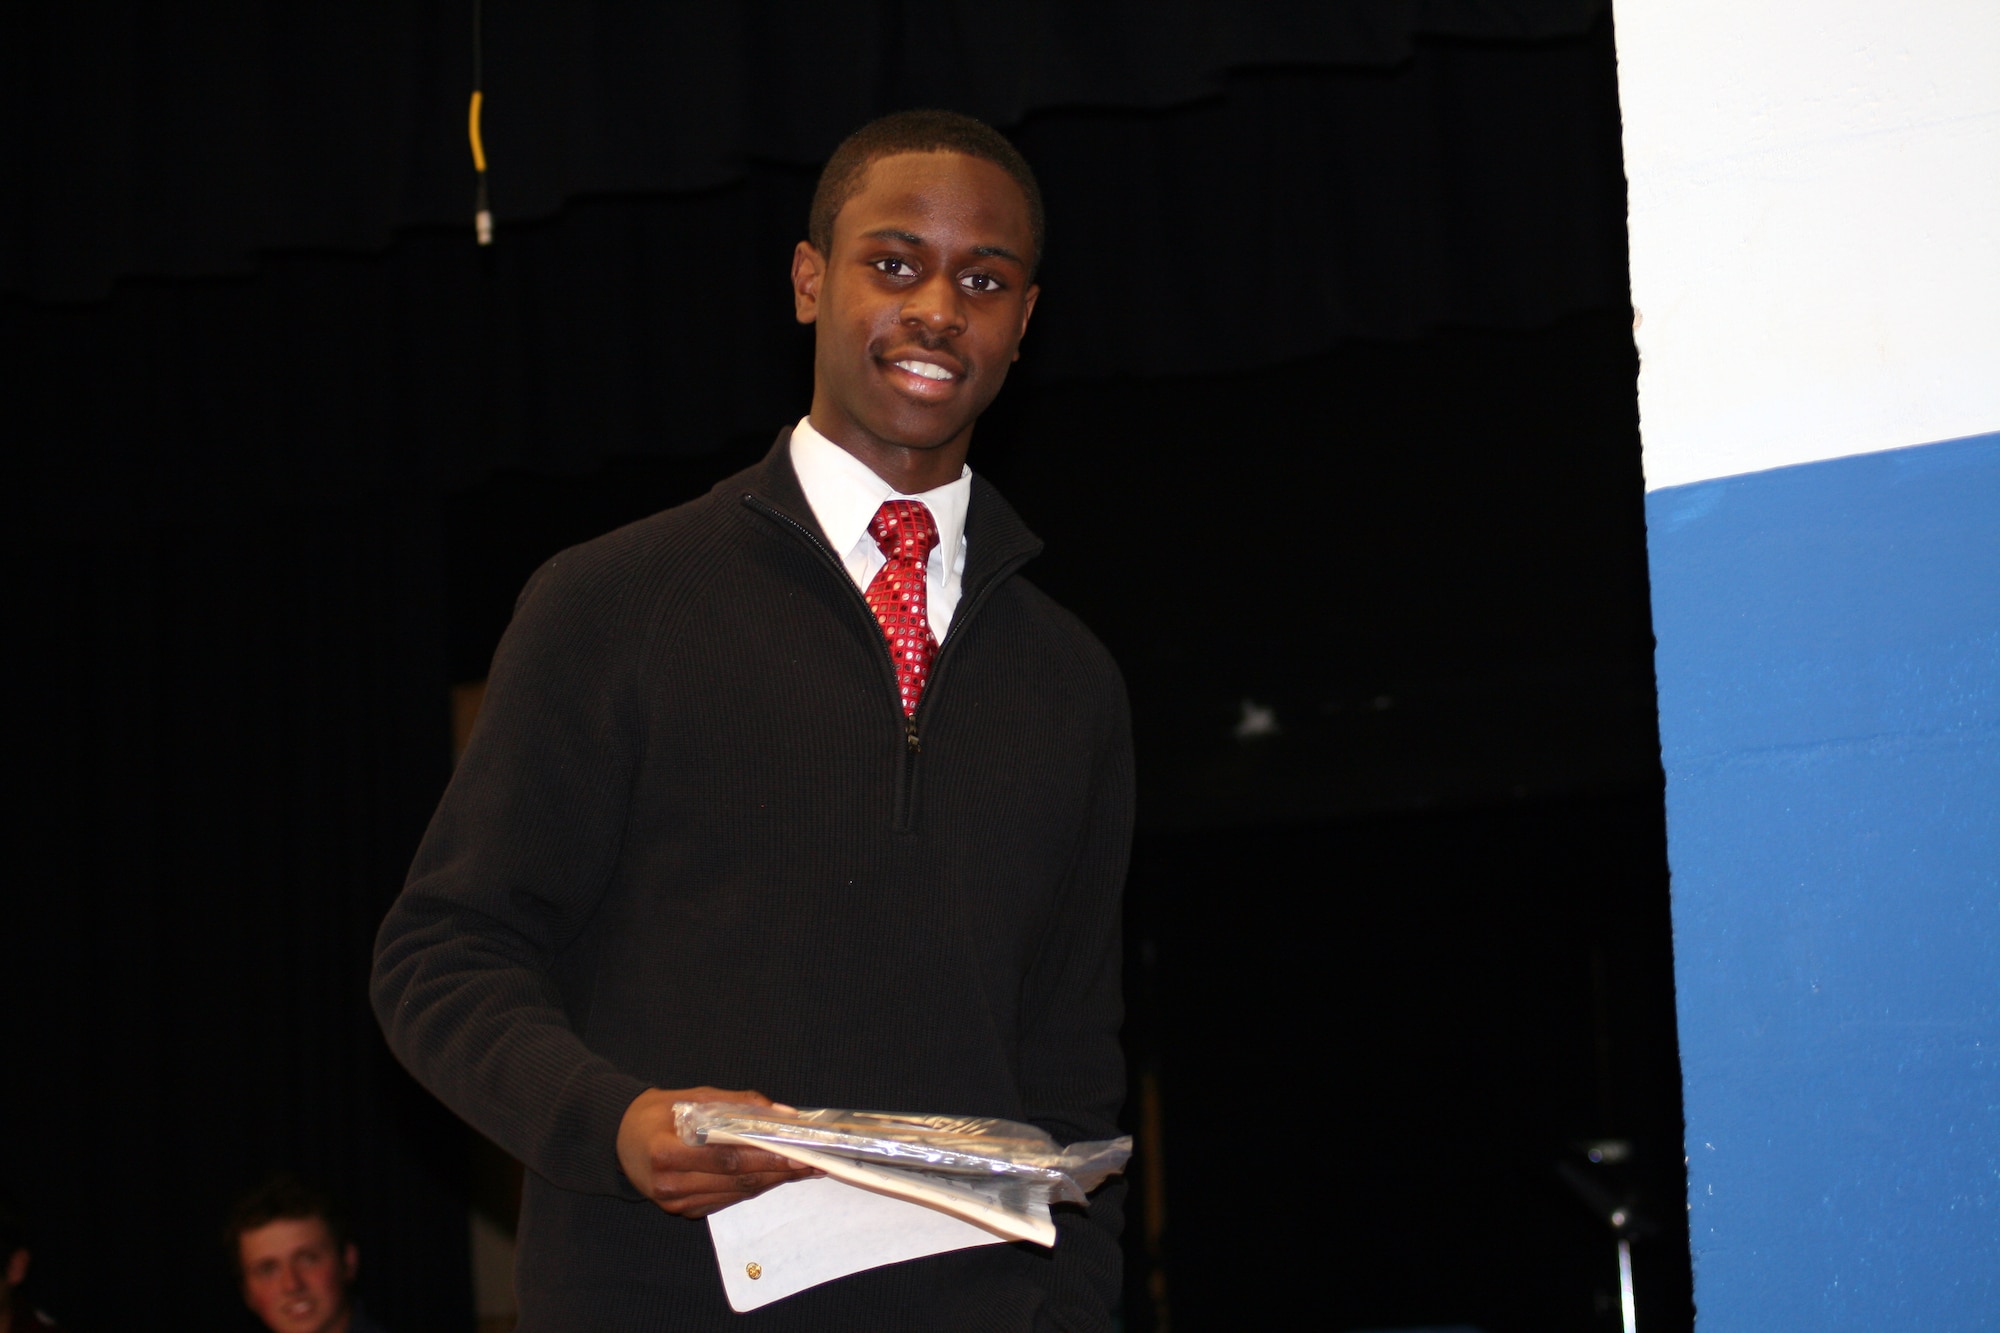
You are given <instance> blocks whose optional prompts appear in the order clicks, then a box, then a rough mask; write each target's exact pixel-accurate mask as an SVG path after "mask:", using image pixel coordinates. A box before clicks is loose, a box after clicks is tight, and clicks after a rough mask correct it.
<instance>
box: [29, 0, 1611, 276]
mask: <svg viewBox="0 0 2000 1333" xmlns="http://www.w3.org/2000/svg"><path fill="white" fill-rule="evenodd" d="M1603 8H1604V4H1603V0H1537V2H1536V3H1523V2H1522V0H1511V2H1510V0H1427V2H1426V3H1417V2H1416V0H1354V2H1352V3H1346V4H1340V5H1306V4H1297V3H1291V2H1290V0H1236V2H1231V0H1169V2H1165V3H1153V2H1152V0H1147V2H1145V3H1139V2H1137V0H1122V2H1120V3H1098V4H1074V3H1068V2H1067V0H1036V2H1035V3H1017V4H1004V5H1003V4H994V3H991V0H925V2H924V3H921V4H919V3H916V2H915V0H873V2H872V3H861V2H857V0H850V3H846V4H840V5H825V4H805V3H771V2H770V0H765V2H764V3H757V4H749V3H743V4H722V5H692V4H678V5H659V4H636V3H630V2H629V0H628V2H626V3H609V2H607V0H597V3H576V4H568V5H544V6H520V5H500V4H488V5H487V6H486V16H485V22H484V24H483V28H484V48H485V62H484V64H485V69H484V84H485V91H486V93H487V96H488V98H489V101H490V105H489V111H488V114H487V116H486V118H485V129H486V134H485V138H486V142H487V146H488V154H489V158H490V160H491V164H492V167H493V172H494V184H495V189H496V195H495V203H496V205H497V212H498V214H499V216H500V218H501V221H502V223H503V224H504V223H506V222H510V221H515V220H519V219H523V218H537V217H544V216H547V215H548V214H550V213H553V212H555V211H556V210H557V209H559V208H560V207H562V205H563V204H565V203H566V202H568V201H569V200H571V199H573V198H575V197H577V196H579V195H586V194H602V193H657V192H668V191H671V192H688V191H704V190H711V189H715V188H718V187H721V186H725V185H729V184H731V183H734V182H737V181H740V180H741V179H743V177H744V176H745V174H746V172H747V170H748V169H749V168H750V166H751V164H753V163H757V162H779V163H789V164H792V165H805V166H811V165H814V164H817V163H819V162H821V161H824V160H825V158H826V155H827V153H828V152H829V151H831V149H832V148H833V145H834V144H835V143H836V142H838V140H839V139H840V138H841V136H843V135H844V134H846V133H847V132H848V131H849V130H851V129H853V128H854V127H855V126H857V125H859V124H860V123H861V122H863V121H865V120H867V119H868V118H869V117H871V116H873V115H877V114H880V112H881V111H883V110H886V109H890V108H894V107H898V106H926V105H937V106H951V107H955V108H958V109H960V110H964V111H967V112H970V113H971V114H973V115H977V116H979V117H981V118H982V119H985V120H987V121H989V122H991V123H994V124H999V125H1018V124H1020V123H1022V122H1023V121H1025V120H1027V119H1029V118H1030V115H1031V113H1034V112H1039V111H1044V110H1047V109H1049V108H1076V107H1101V108H1142V107H1164V106H1172V105H1177V104H1181V103H1186V102H1190V101H1193V100H1196V99H1198V98H1202V97H1206V96H1212V95H1213V94H1215V93H1217V92H1218V91H1219V90H1220V88H1221V85H1222V82H1223V75H1224V74H1225V73H1226V72H1227V71H1230V70H1235V69H1244V68H1252V67H1259V66H1264V67H1270V66H1285V67H1327V66H1368V67H1375V68H1386V67H1390V66H1396V65H1400V64H1403V63H1406V62H1407V61H1408V60H1409V59H1410V57H1411V55H1412V53H1413V52H1414V51H1416V50H1418V49H1419V47H1420V45H1421V41H1422V39H1423V38H1425V37H1434V38H1463V39H1471V40H1475V41H1482V40H1483V41H1496V40H1497V41H1512V42H1521V41H1528V40H1540V39H1559V38H1565V37H1574V36H1576V35H1577V34H1579V33H1582V32H1584V31H1585V30H1587V29H1588V28H1589V27H1590V26H1591V24H1592V22H1593V21H1594V20H1595V19H1596V18H1597V16H1598V15H1599V13H1600V12H1601V11H1602V10H1603ZM472 33H473V6H472V4H471V3H470V0H450V2H448V3H438V4H430V5H420V4H388V3H380V2H379V0H378V2H377V3H372V4H352V5H341V6H331V7H327V6H321V7H310V6H298V5H287V4H283V3H273V2H272V0H235V2H234V3H212V4H205V5H202V6H199V7H197V8H192V9H191V8H188V7H185V6H175V5H169V4H161V3H158V2H157V0H153V2H151V3H146V2H142V0H125V2H124V3H117V4H103V5H91V6H78V5H72V4H63V3H61V2H60V0H28V2H26V3H20V4H14V5H10V6H8V7H7V8H6V9H5V10H4V11H0V97H4V98H5V101H4V102H0V106H4V108H5V115H4V117H0V135H4V136H5V137H4V138H0V200H4V201H6V202H5V203H4V204H0V292H17V291H25V292H28V293H30V294H33V295H35V296H37V297H41V298H44V299H79V298H89V297H97V296H102V295H104V294H105V293H106V292H107V291H108V290H109V288H110V286H111V284H112V283H113V282H114V281H115V280H117V279H118V278H120V277H123V276H129V275H164V276H170V277H195V276H208V275H214V274H219V273H243V272H248V271H250V270H251V268H252V267H253V266H254V264H255V262H256V260H257V258H258V257H259V256H260V255H262V254H264V253H266V252H270V251H277V250H300V249H328V250H347V251H364V252H366V251H376V250H380V249H382V248H383V247H384V246H386V245H388V244H389V243H390V242H391V241H392V240H393V239H395V238H396V237H397V236H398V235H399V233H401V232H402V231H404V230H405V229H408V228H410V227H419V226H436V225H451V224H458V225H464V224H465V223H466V222H467V220H468V219H469V216H470V207H471V206H470V194H471V181H470V167H469V152H468V149H467V147H466V139H465V114H466V113H465V108H466V100H467V94H468V93H469V91H470V90H471V87H472V77H473V70H472ZM1259 137H1260V138H1263V137H1267V136H1259ZM1236 146H1237V148H1238V149H1239V150H1244V149H1254V148H1255V147H1256V146H1257V143H1256V140H1245V141H1242V142H1239V143H1238V144H1237V145H1236Z"/></svg>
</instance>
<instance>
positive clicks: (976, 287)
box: [959, 273, 1000, 292]
mask: <svg viewBox="0 0 2000 1333" xmlns="http://www.w3.org/2000/svg"><path fill="white" fill-rule="evenodd" d="M959 281H960V282H962V283H964V284H965V286H966V287H968V288H970V289H971V290H973V291H975V292H997V291H999V290H1000V279H998V278H996V277H994V276H993V275H992V274H991V273H968V274H966V275H965V276H964V277H963V278H960V279H959Z"/></svg>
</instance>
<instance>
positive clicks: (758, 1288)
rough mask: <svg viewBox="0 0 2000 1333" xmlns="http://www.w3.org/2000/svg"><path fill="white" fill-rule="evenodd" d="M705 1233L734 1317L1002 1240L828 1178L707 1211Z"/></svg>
mask: <svg viewBox="0 0 2000 1333" xmlns="http://www.w3.org/2000/svg"><path fill="white" fill-rule="evenodd" d="M708 1234H709V1238H710V1239H711V1240H712V1241H714V1243H715V1261H716V1263H717V1264H718V1265H720V1266H721V1269H722V1289H723V1291H725V1292H726V1293H727V1294H728V1296H729V1308H730V1309H732V1310H735V1311H736V1312H737V1313H738V1314H741V1313H743V1312H744V1311H746V1310H754V1309H756V1308H757V1307H758V1306H760V1305H769V1304H770V1303H771V1302H772V1301H777V1300H783V1299H784V1298H785V1297H787V1296H792V1295H796V1294H797V1293H799V1292H801V1291H804V1290H805V1289H806V1288H808V1287H816V1286H818V1285H819V1284H820V1283H822V1282H831V1281H833V1279H835V1278H837V1277H846V1276H847V1275H848V1274H849V1273H859V1272H862V1271H863V1270H865V1269H869V1268H879V1267H880V1266H882V1265H883V1264H896V1263H901V1262H903V1261H904V1260H906V1259H921V1258H923V1257H924V1256H925V1255H927V1254H943V1253H945V1252H946V1251H948V1250H963V1249H968V1248H970V1247H971V1246H974V1245H998V1244H1001V1243H1002V1241H1003V1239H1004V1238H1003V1237H1000V1236H996V1235H994V1234H993V1233H992V1232H990V1231H987V1230H986V1229H984V1228H983V1227H976V1226H974V1225H973V1224H972V1223H970V1222H966V1221H963V1220H961V1219H959V1218H956V1217H953V1216H952V1215H951V1214H949V1213H941V1212H939V1211H938V1210H937V1209H935V1208H926V1207H925V1206H924V1205H922V1204H920V1203H910V1202H908V1201H907V1200H904V1199H897V1198H891V1197H890V1196H889V1195H886V1194H877V1193H875V1192H874V1191H873V1190H866V1189H862V1188H861V1187H860V1186H858V1185H850V1184H848V1183H847V1182H846V1181H844V1180H836V1179H834V1178H833V1177H831V1176H827V1177H824V1178H821V1179H818V1180H795V1181H793V1182H792V1183H791V1184H789V1185H780V1186H778V1187H777V1188H776V1189H770V1190H766V1191H764V1192H763V1193H762V1194H760V1195H758V1196H757V1197H756V1198H754V1199H745V1200H744V1201H743V1202H742V1203H738V1204H731V1205H730V1206H729V1207H727V1208H724V1209H723V1210H722V1211H721V1212H719V1213H711V1214H710V1215H709V1219H708ZM753 1273H754V1274H756V1276H754V1277H753V1276H751V1274H753Z"/></svg>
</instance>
